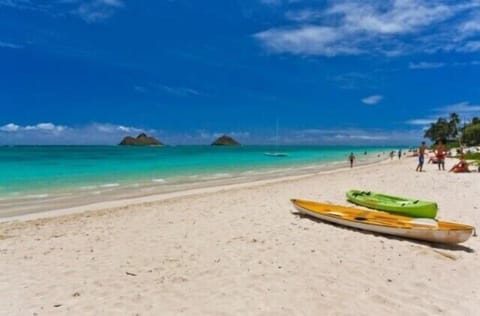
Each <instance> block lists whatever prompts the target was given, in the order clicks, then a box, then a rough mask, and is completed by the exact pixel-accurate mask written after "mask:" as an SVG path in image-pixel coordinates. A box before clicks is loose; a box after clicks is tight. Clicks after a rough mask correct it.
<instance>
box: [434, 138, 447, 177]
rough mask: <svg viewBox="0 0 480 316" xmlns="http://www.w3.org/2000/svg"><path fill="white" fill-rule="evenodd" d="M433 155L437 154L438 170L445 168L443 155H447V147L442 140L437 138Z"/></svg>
mask: <svg viewBox="0 0 480 316" xmlns="http://www.w3.org/2000/svg"><path fill="white" fill-rule="evenodd" d="M435 155H436V156H437V164H438V170H445V156H446V155H447V147H445V145H444V144H443V141H442V140H438V144H437V148H436V149H435Z"/></svg>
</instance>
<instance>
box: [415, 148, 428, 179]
mask: <svg viewBox="0 0 480 316" xmlns="http://www.w3.org/2000/svg"><path fill="white" fill-rule="evenodd" d="M426 148H427V147H426V146H425V142H422V144H421V145H420V147H418V165H417V170H416V171H420V172H422V168H423V163H424V161H425V149H426Z"/></svg>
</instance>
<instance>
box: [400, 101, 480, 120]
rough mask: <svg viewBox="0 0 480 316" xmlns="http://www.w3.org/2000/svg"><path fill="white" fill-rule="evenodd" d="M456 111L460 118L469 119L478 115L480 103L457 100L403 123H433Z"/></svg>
mask: <svg viewBox="0 0 480 316" xmlns="http://www.w3.org/2000/svg"><path fill="white" fill-rule="evenodd" d="M452 113H456V114H458V116H459V117H460V120H462V121H463V120H470V119H471V118H473V117H475V116H476V117H480V105H478V104H470V103H469V102H465V101H464V102H459V103H455V104H449V105H446V106H443V107H439V108H436V109H435V110H434V113H433V114H432V115H430V116H428V117H425V118H416V119H410V120H407V121H406V122H405V123H406V124H409V125H419V126H428V125H430V123H434V122H436V121H437V120H438V118H440V117H443V118H446V119H448V118H449V116H450V114H452Z"/></svg>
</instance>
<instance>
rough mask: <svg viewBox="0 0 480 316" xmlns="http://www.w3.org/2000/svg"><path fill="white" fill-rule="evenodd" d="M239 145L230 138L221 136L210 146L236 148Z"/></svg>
mask: <svg viewBox="0 0 480 316" xmlns="http://www.w3.org/2000/svg"><path fill="white" fill-rule="evenodd" d="M238 145H240V143H239V142H237V141H236V140H235V139H233V138H232V137H230V136H227V135H223V136H221V137H219V138H217V139H216V140H215V141H214V142H213V143H212V146H238Z"/></svg>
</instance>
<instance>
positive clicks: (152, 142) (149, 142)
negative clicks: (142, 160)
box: [119, 133, 163, 146]
mask: <svg viewBox="0 0 480 316" xmlns="http://www.w3.org/2000/svg"><path fill="white" fill-rule="evenodd" d="M119 145H120V146H162V145H163V144H162V143H161V142H160V141H159V140H158V139H156V138H154V137H151V136H147V134H145V133H141V134H140V135H138V136H137V138H135V137H132V136H127V137H125V138H124V139H123V140H122V141H121V142H120V144H119Z"/></svg>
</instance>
